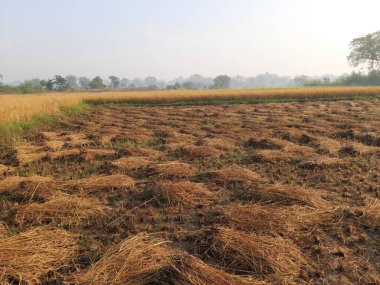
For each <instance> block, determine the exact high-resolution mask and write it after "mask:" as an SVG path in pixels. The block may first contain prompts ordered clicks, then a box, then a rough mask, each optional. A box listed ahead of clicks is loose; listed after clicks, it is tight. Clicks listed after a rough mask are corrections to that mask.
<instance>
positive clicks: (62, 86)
mask: <svg viewBox="0 0 380 285" xmlns="http://www.w3.org/2000/svg"><path fill="white" fill-rule="evenodd" d="M54 81H55V82H54V83H55V85H56V86H57V88H58V90H60V91H63V90H66V89H67V88H69V84H68V82H67V80H66V79H65V78H64V77H62V76H61V75H56V76H55V80H54Z"/></svg>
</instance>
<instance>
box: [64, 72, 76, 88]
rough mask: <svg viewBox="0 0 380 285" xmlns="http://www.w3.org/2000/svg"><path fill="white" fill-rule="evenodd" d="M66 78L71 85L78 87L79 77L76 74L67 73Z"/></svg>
mask: <svg viewBox="0 0 380 285" xmlns="http://www.w3.org/2000/svg"><path fill="white" fill-rule="evenodd" d="M65 79H66V81H67V84H68V86H69V87H71V88H78V78H77V77H76V76H75V75H67V76H66V77H65Z"/></svg>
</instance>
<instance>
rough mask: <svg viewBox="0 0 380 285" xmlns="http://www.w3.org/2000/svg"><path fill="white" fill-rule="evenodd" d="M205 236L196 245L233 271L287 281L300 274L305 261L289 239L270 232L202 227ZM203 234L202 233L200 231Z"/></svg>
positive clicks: (305, 263)
mask: <svg viewBox="0 0 380 285" xmlns="http://www.w3.org/2000/svg"><path fill="white" fill-rule="evenodd" d="M203 231H204V233H203V236H204V240H200V243H199V242H198V245H199V246H200V250H201V251H202V252H205V250H206V251H207V255H208V256H209V257H210V258H212V259H214V258H217V259H218V260H220V261H222V262H223V267H224V268H228V269H229V270H232V271H234V272H240V273H242V272H243V273H247V274H254V275H260V276H262V277H264V276H266V275H269V276H270V277H269V278H271V279H273V278H274V279H277V280H278V281H282V283H283V284H288V283H286V282H285V281H290V280H292V279H294V278H296V277H298V276H299V274H300V270H301V267H305V268H306V267H308V261H307V260H306V258H305V257H304V256H303V254H302V253H301V251H300V249H299V248H298V247H297V246H296V245H295V244H293V243H292V242H291V241H290V240H287V239H284V238H283V237H280V236H278V237H273V236H270V235H256V234H252V233H246V232H242V231H237V230H233V229H229V228H224V227H218V228H209V229H206V230H203ZM201 236H202V235H201Z"/></svg>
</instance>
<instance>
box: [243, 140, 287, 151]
mask: <svg viewBox="0 0 380 285" xmlns="http://www.w3.org/2000/svg"><path fill="white" fill-rule="evenodd" d="M244 146H245V147H247V148H253V149H281V148H282V146H281V144H278V143H276V142H275V141H274V140H270V139H256V138H249V139H247V140H246V141H245V142H244Z"/></svg>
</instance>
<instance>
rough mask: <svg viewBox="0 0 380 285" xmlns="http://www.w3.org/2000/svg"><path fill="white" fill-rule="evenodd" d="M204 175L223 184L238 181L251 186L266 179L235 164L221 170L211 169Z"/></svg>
mask: <svg viewBox="0 0 380 285" xmlns="http://www.w3.org/2000/svg"><path fill="white" fill-rule="evenodd" d="M204 176H205V178H207V179H211V180H212V181H215V182H218V183H220V184H222V185H226V184H229V183H236V182H238V183H242V184H244V185H246V186H249V185H251V184H252V183H259V182H262V181H264V179H263V177H261V176H260V175H259V174H257V173H256V172H253V171H252V170H250V169H248V168H244V167H241V166H238V165H233V166H231V167H229V168H223V169H220V170H213V171H209V172H206V173H205V174H204Z"/></svg>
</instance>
